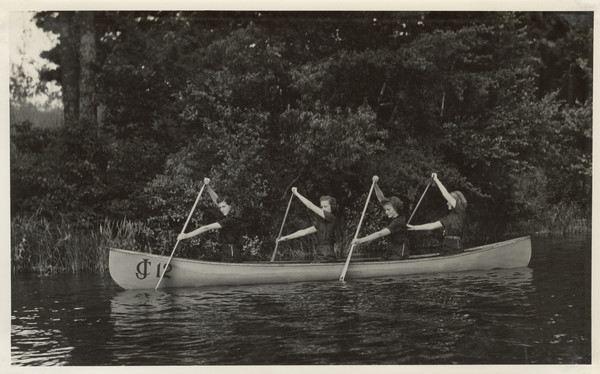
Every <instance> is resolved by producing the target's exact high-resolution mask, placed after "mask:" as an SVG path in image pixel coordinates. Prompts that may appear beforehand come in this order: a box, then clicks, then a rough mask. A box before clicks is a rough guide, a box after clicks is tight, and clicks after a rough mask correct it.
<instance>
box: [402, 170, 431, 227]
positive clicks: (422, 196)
mask: <svg viewBox="0 0 600 374" xmlns="http://www.w3.org/2000/svg"><path fill="white" fill-rule="evenodd" d="M431 182H433V177H431V179H430V180H429V183H428V184H427V187H425V191H423V195H421V198H420V199H419V202H418V203H417V206H416V207H415V210H413V212H412V214H411V215H410V218H409V219H408V221H406V224H407V225H408V224H409V223H410V220H411V219H412V218H413V216H414V215H415V213H416V212H417V208H418V207H419V204H421V200H423V198H424V197H425V194H426V193H427V190H428V189H429V186H431Z"/></svg>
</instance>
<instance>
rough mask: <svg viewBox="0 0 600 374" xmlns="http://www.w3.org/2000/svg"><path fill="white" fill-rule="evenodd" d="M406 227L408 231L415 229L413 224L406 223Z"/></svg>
mask: <svg viewBox="0 0 600 374" xmlns="http://www.w3.org/2000/svg"><path fill="white" fill-rule="evenodd" d="M406 229H407V230H408V231H414V230H415V227H414V226H413V225H409V224H406Z"/></svg>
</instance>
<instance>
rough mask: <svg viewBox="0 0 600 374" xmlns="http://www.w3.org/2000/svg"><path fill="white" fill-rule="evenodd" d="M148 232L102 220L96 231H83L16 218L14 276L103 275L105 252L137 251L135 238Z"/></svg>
mask: <svg viewBox="0 0 600 374" xmlns="http://www.w3.org/2000/svg"><path fill="white" fill-rule="evenodd" d="M149 234H150V230H149V229H148V228H147V227H145V226H144V225H143V224H141V223H136V222H131V221H128V220H126V219H123V220H120V221H111V220H108V219H107V220H105V221H104V222H102V223H101V224H100V225H99V227H98V229H95V228H94V229H82V228H78V227H76V226H75V225H73V224H71V223H69V222H67V221H66V220H64V219H60V220H59V221H58V222H52V221H50V220H48V219H47V218H44V217H39V216H37V215H34V216H31V217H15V218H13V219H12V222H11V265H12V266H11V270H12V273H13V274H16V273H22V272H37V273H39V274H44V275H45V274H54V273H65V272H66V273H77V272H83V271H90V272H103V271H106V270H107V269H108V248H110V247H119V248H123V249H131V250H133V249H138V250H139V248H140V246H139V240H138V238H141V237H144V236H148V235H149Z"/></svg>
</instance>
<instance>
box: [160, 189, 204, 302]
mask: <svg viewBox="0 0 600 374" xmlns="http://www.w3.org/2000/svg"><path fill="white" fill-rule="evenodd" d="M204 186H206V183H203V184H202V188H201V189H200V193H199V194H198V197H197V198H196V202H194V206H193V207H192V210H191V211H190V214H189V215H188V218H187V220H186V221H185V225H183V229H182V230H181V233H182V234H183V233H184V232H185V229H186V228H187V225H188V223H189V222H190V218H192V213H194V210H195V209H196V205H198V201H199V200H200V196H202V191H204ZM178 244H179V239H177V243H175V247H173V250H172V251H171V256H169V261H167V264H166V265H165V267H164V269H163V271H162V274H161V275H160V279H159V280H158V283H157V284H156V287H154V289H155V290H157V289H158V286H159V285H160V282H161V281H162V279H163V277H164V276H165V273H166V271H167V268H168V267H169V263H171V259H172V258H173V255H174V254H175V250H176V249H177V245H178Z"/></svg>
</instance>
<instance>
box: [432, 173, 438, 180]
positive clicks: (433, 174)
mask: <svg viewBox="0 0 600 374" xmlns="http://www.w3.org/2000/svg"><path fill="white" fill-rule="evenodd" d="M431 178H432V179H433V180H434V181H437V179H438V177H437V173H432V174H431Z"/></svg>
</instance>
